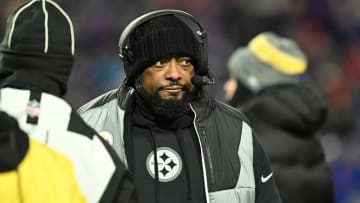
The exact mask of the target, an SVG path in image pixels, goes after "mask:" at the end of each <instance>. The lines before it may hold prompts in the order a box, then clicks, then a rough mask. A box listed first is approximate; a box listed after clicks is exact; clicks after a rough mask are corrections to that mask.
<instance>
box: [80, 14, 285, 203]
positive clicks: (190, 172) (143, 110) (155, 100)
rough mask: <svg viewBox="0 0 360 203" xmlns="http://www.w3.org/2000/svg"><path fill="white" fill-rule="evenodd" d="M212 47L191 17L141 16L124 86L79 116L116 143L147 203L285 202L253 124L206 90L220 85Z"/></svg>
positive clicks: (127, 36)
mask: <svg viewBox="0 0 360 203" xmlns="http://www.w3.org/2000/svg"><path fill="white" fill-rule="evenodd" d="M192 28H194V29H192ZM206 43H207V37H206V33H205V30H204V29H203V28H202V26H201V25H200V23H199V22H197V20H196V19H195V18H194V17H193V16H192V15H190V14H188V13H186V12H183V11H180V10H157V11H153V12H150V13H146V14H144V15H142V16H140V17H138V18H136V19H135V20H134V21H132V22H130V23H129V24H128V26H127V27H126V28H125V29H124V31H123V33H122V34H121V36H120V41H119V47H120V57H121V58H122V61H123V62H124V69H125V73H126V78H125V79H124V81H123V83H122V84H121V86H120V88H118V89H115V90H112V91H110V92H107V93H105V94H104V95H101V96H99V97H98V98H95V99H94V100H92V101H90V102H88V103H87V104H85V105H83V106H82V107H81V108H80V109H79V112H80V114H81V116H82V117H83V118H84V120H85V121H86V122H88V123H89V124H90V125H91V126H92V127H94V128H95V129H96V130H97V131H98V132H100V134H105V135H107V136H108V137H110V138H111V140H113V147H114V148H115V150H116V151H117V153H118V154H119V156H120V157H121V159H122V160H123V162H124V163H127V166H128V168H129V170H130V171H131V172H132V174H134V180H135V185H136V188H137V189H138V195H139V200H140V202H142V203H145V202H146V203H155V202H156V203H168V202H172V203H185V202H194V203H195V202H196V203H205V202H208V203H224V202H226V203H240V202H246V203H265V202H266V203H278V202H280V197H279V194H278V191H277V189H276V186H275V182H274V178H273V177H272V171H271V170H270V165H269V162H268V159H267V157H266V155H265V153H264V151H263V150H262V148H261V146H260V145H259V143H258V141H257V139H256V137H255V136H254V133H253V131H252V128H251V126H250V125H249V123H248V122H247V121H246V119H245V117H244V116H243V115H242V114H241V113H240V112H239V111H237V110H236V109H234V108H232V107H230V106H228V105H225V104H223V103H221V102H219V101H216V100H215V99H213V98H211V97H209V96H208V95H207V93H206V92H205V90H204V89H203V86H204V85H207V84H213V82H214V81H213V78H212V76H211V74H210V72H209V71H210V70H209V69H208V65H207V62H208V61H207V57H208V56H207V44H206Z"/></svg>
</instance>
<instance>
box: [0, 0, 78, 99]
mask: <svg viewBox="0 0 360 203" xmlns="http://www.w3.org/2000/svg"><path fill="white" fill-rule="evenodd" d="M74 52H75V42H74V30H73V25H72V22H71V20H70V18H69V16H68V15H67V14H66V12H64V10H62V9H61V8H60V6H59V5H57V4H56V3H55V2H53V1H51V0H32V1H29V2H26V3H25V4H23V5H21V6H19V7H18V8H17V9H16V10H15V11H14V12H13V13H12V14H11V15H10V16H9V18H8V21H7V26H6V31H5V36H4V39H3V41H2V43H1V45H0V71H1V72H0V82H1V85H2V86H9V84H10V86H11V83H12V77H13V75H14V74H15V73H17V74H19V72H20V73H24V72H25V73H26V72H32V73H39V74H40V75H42V76H44V77H47V78H49V79H51V80H52V81H55V82H56V83H57V84H58V85H59V86H60V89H61V93H60V94H61V95H63V94H65V93H66V89H67V81H68V78H69V76H70V73H71V70H72V66H73V60H74ZM28 78H29V79H28V80H29V81H31V80H32V78H31V77H28Z"/></svg>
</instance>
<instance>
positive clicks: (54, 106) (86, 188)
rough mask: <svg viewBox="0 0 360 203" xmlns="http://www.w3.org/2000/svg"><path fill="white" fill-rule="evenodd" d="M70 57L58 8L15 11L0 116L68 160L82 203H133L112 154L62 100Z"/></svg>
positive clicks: (5, 46) (67, 31)
mask: <svg viewBox="0 0 360 203" xmlns="http://www.w3.org/2000/svg"><path fill="white" fill-rule="evenodd" d="M74 52H75V43H74V32H73V26H72V22H71V20H70V18H69V16H68V15H67V14H66V12H65V11H64V10H63V9H62V8H60V6H59V5H58V4H56V3H55V2H53V1H50V0H42V1H36V0H33V1H28V2H26V3H25V4H23V5H21V6H19V7H18V8H17V9H16V10H15V11H14V12H13V13H12V14H11V15H10V17H9V18H8V22H7V27H6V33H5V36H4V40H3V41H2V43H1V46H0V71H1V72H0V83H1V87H2V89H1V91H0V94H1V95H0V96H1V100H0V110H1V111H4V112H6V113H7V114H9V115H10V116H12V117H14V118H16V119H17V121H18V123H19V126H20V128H21V130H23V131H25V133H26V134H28V135H30V136H31V137H32V139H34V140H37V141H39V142H41V143H44V144H46V145H47V146H49V147H50V148H51V149H54V150H56V151H58V152H60V153H61V154H63V155H64V156H66V157H67V158H68V159H70V160H71V163H72V165H73V167H74V169H75V175H76V180H77V183H78V185H79V187H80V189H81V192H82V194H83V195H84V196H85V198H86V201H88V202H134V201H135V190H134V186H133V183H132V180H131V178H130V176H129V173H128V171H127V170H126V168H125V166H124V165H123V164H122V163H121V162H120V160H119V159H118V157H117V156H116V153H115V151H114V150H113V149H112V148H111V146H110V145H108V144H107V143H106V142H105V141H104V140H103V139H101V138H100V137H99V136H98V135H97V133H96V132H95V131H94V130H93V129H92V128H91V127H89V126H88V125H86V124H85V122H84V121H83V120H82V119H81V117H80V116H79V115H78V114H77V112H76V111H75V110H73V109H72V108H71V106H70V105H69V104H68V103H67V102H66V101H65V100H63V99H62V97H63V96H64V94H65V93H66V89H67V81H68V78H69V75H70V73H71V70H72V65H73V59H74ZM39 167H41V165H39Z"/></svg>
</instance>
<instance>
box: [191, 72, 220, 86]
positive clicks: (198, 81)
mask: <svg viewBox="0 0 360 203" xmlns="http://www.w3.org/2000/svg"><path fill="white" fill-rule="evenodd" d="M191 82H192V83H193V84H194V85H195V86H205V85H213V84H215V79H214V77H213V76H212V75H211V73H210V72H208V74H207V75H205V76H201V75H194V76H193V77H192V78H191Z"/></svg>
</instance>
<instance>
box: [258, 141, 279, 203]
mask: <svg viewBox="0 0 360 203" xmlns="http://www.w3.org/2000/svg"><path fill="white" fill-rule="evenodd" d="M253 145H254V146H253V147H254V162H253V164H254V176H255V187H256V191H255V202H256V203H281V199H280V195H279V192H278V189H277V187H276V184H275V179H274V174H273V171H272V170H271V168H270V161H269V159H268V157H267V155H266V153H265V152H264V150H263V148H262V147H261V145H260V143H259V142H258V140H257V138H256V136H255V135H254V137H253Z"/></svg>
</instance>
